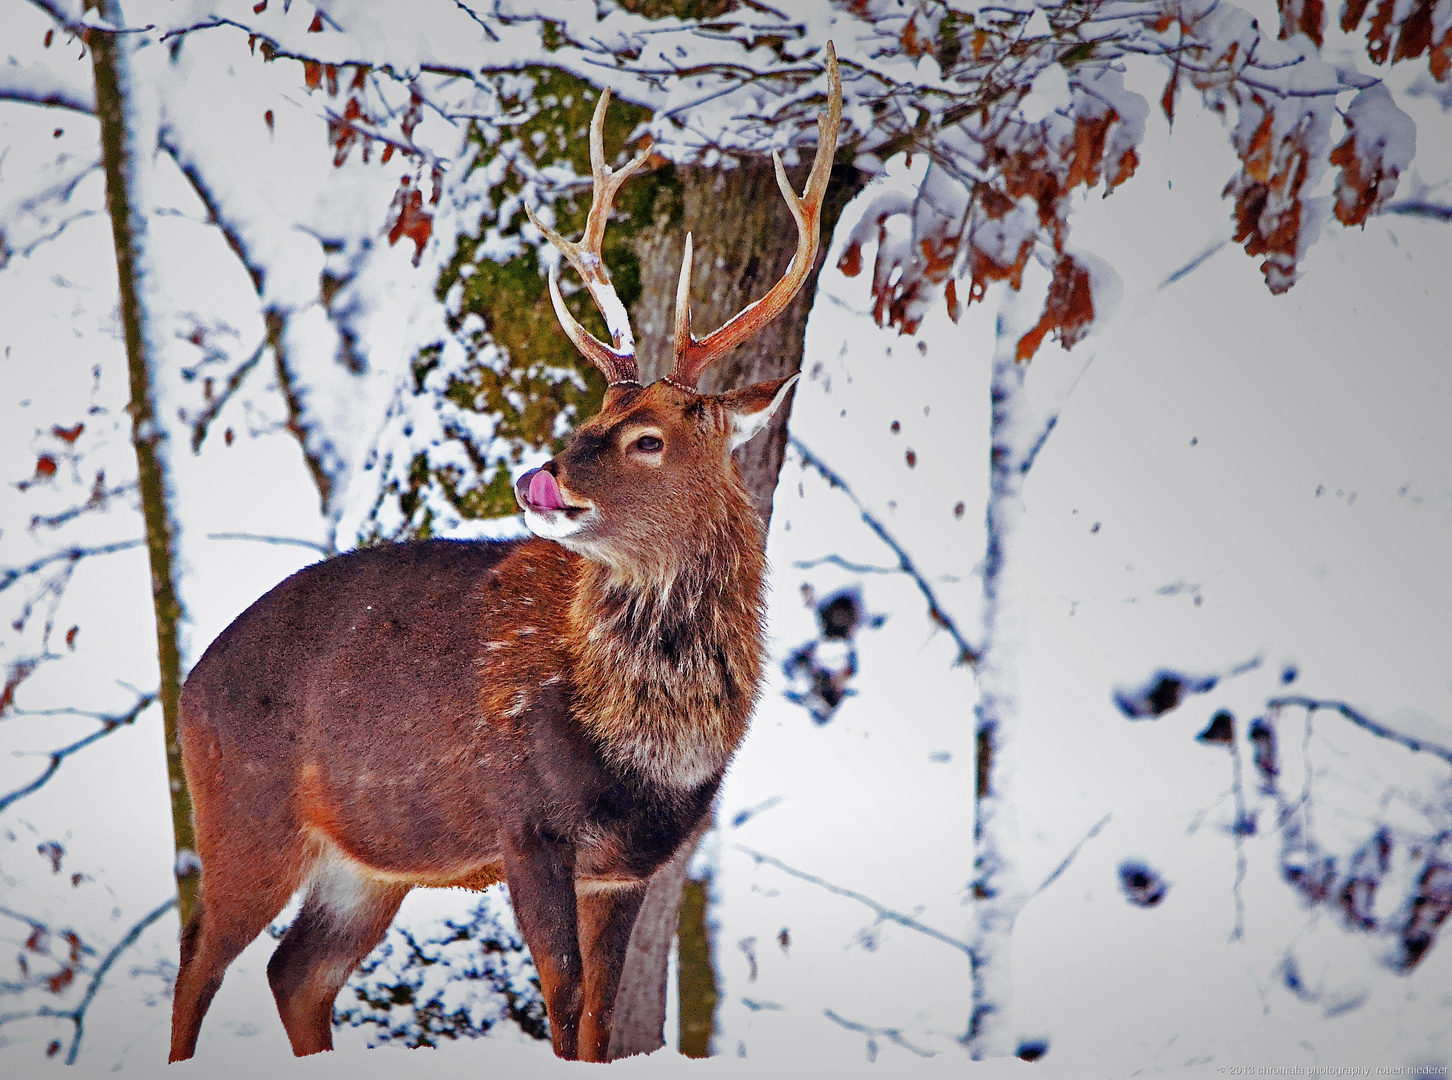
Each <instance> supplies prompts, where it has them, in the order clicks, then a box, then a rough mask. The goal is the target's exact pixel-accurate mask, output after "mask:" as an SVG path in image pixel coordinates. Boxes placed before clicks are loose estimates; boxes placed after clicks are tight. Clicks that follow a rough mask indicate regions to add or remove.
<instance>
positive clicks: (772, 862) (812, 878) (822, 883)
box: [736, 844, 971, 956]
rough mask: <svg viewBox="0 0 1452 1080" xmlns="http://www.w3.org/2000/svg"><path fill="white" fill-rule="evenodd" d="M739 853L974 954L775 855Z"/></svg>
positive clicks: (744, 850) (747, 850)
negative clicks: (774, 856)
mask: <svg viewBox="0 0 1452 1080" xmlns="http://www.w3.org/2000/svg"><path fill="white" fill-rule="evenodd" d="M736 850H737V851H740V852H742V853H743V854H745V855H748V856H750V857H751V859H752V860H753V861H755V862H756V863H757V864H758V865H759V864H761V863H766V864H767V865H768V866H774V867H776V868H777V869H778V870H780V871H781V872H782V873H784V874H790V875H791V876H792V877H794V878H800V879H801V880H802V881H808V882H811V883H812V884H813V885H816V886H819V887H820V888H823V889H826V890H827V891H828V892H830V893H835V894H836V895H838V896H845V897H847V898H848V899H849V900H856V901H857V902H858V903H859V904H865V905H866V906H867V907H869V908H871V909H872V912H873V914H875V915H876V916H877V917H878V919H879V920H881V921H884V922H895V923H897V924H898V925H899V926H905V927H907V928H908V929H909V930H916V931H917V932H918V933H919V934H922V935H924V936H925V937H930V938H932V939H933V940H934V941H940V942H942V943H943V944H944V945H951V946H952V947H953V948H955V949H957V950H958V951H959V952H961V953H962V954H963V955H964V956H971V953H970V952H969V949H968V943H967V942H966V941H959V940H958V939H957V938H955V937H949V936H948V935H947V934H945V933H943V932H942V931H941V930H934V929H933V928H932V927H931V926H928V925H927V924H926V923H920V922H918V920H917V919H914V918H913V917H912V916H911V915H904V914H903V913H902V912H900V911H894V910H893V909H892V908H889V907H884V906H883V905H881V904H879V903H878V902H877V901H876V900H874V899H872V897H870V896H864V895H863V894H862V893H860V892H857V891H856V890H854V889H844V888H843V887H842V886H840V885H833V884H832V883H831V882H830V881H827V880H826V879H825V878H819V877H817V875H816V874H808V873H807V872H805V871H803V870H798V869H797V868H796V867H794V866H790V865H788V864H787V863H784V862H782V861H781V860H780V859H776V858H773V857H772V856H770V855H767V854H765V853H764V852H760V851H753V850H752V849H751V848H749V847H745V846H743V845H741V844H737V845H736Z"/></svg>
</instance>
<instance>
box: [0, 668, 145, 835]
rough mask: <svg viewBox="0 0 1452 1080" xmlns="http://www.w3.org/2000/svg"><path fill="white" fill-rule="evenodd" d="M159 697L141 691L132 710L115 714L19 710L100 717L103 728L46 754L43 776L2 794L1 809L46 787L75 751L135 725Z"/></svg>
mask: <svg viewBox="0 0 1452 1080" xmlns="http://www.w3.org/2000/svg"><path fill="white" fill-rule="evenodd" d="M155 700H156V695H155V694H154V693H152V694H140V695H138V696H137V698H136V703H135V704H134V705H133V706H132V707H131V708H130V709H128V710H127V711H126V712H124V713H118V714H115V715H105V714H99V713H93V712H86V711H83V710H80V709H35V710H30V709H17V710H16V713H15V715H17V716H86V717H90V718H92V719H94V720H99V721H100V722H101V727H100V728H98V729H97V730H96V731H93V732H91V734H89V735H87V736H86V737H85V738H83V739H77V740H76V741H75V742H73V743H71V744H69V745H68V746H63V747H61V748H60V749H59V750H52V751H50V752H49V753H48V754H46V756H47V757H49V758H50V761H49V763H48V764H47V765H46V767H45V770H44V771H43V772H42V773H41V774H40V775H39V776H37V777H36V778H35V779H34V780H32V781H31V782H30V783H28V784H25V785H24V786H22V787H18V788H16V789H15V790H14V791H12V792H10V793H9V794H8V795H3V796H0V811H4V810H8V809H9V808H10V806H11V805H12V804H14V803H16V802H18V801H20V800H21V799H23V798H25V796H27V795H30V794H32V793H33V792H35V791H37V790H39V789H40V788H41V787H43V786H44V785H45V783H46V782H47V781H48V780H49V779H50V778H51V777H52V776H54V775H55V774H56V771H57V770H58V769H59V768H60V767H61V762H63V761H65V759H66V758H68V757H70V756H71V755H72V754H75V753H78V752H79V751H81V750H84V749H85V748H86V747H88V746H90V745H91V744H92V743H93V742H97V741H99V740H101V739H103V738H105V737H106V736H107V735H110V734H111V733H112V732H113V731H115V730H116V729H117V728H122V727H126V726H127V725H129V724H134V723H135V722H136V718H137V717H138V716H140V715H141V714H142V713H143V712H145V711H146V710H147V709H148V708H149V707H150V706H151V703H152V702H153V701H155ZM15 754H16V756H17V757H20V756H23V755H22V752H21V751H18V750H17V751H16V752H15Z"/></svg>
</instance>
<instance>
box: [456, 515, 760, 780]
mask: <svg viewBox="0 0 1452 1080" xmlns="http://www.w3.org/2000/svg"><path fill="white" fill-rule="evenodd" d="M710 556H711V553H710V552H701V553H700V554H699V555H698V557H697V558H696V559H693V560H690V561H689V562H688V563H687V564H686V565H683V566H681V567H679V568H678V570H677V572H676V573H675V574H674V575H672V576H671V577H670V578H669V579H668V580H665V581H644V582H641V581H620V580H618V579H617V578H616V577H615V576H614V575H613V574H612V572H611V571H610V570H609V569H608V568H606V567H604V566H601V565H599V564H597V563H593V562H590V561H588V560H586V559H583V558H581V557H580V556H578V555H574V554H572V553H570V552H568V551H565V550H564V549H563V548H561V547H559V546H558V545H557V544H554V543H550V542H546V541H541V540H531V541H526V542H525V543H524V544H522V545H520V546H519V548H517V549H516V550H515V552H513V553H512V554H511V555H510V557H509V558H508V559H506V560H504V561H503V562H501V564H500V565H499V567H498V568H497V570H496V571H495V572H494V574H493V576H492V577H491V580H488V581H485V582H484V583H483V585H482V593H483V610H482V611H481V612H480V615H481V616H482V621H483V623H484V624H486V625H488V626H490V627H491V632H490V633H489V635H488V636H487V640H486V641H485V643H484V645H483V647H482V654H481V656H480V667H479V678H480V693H481V702H480V704H481V711H482V712H483V715H484V716H485V717H486V718H487V721H488V723H489V724H490V725H491V726H495V725H503V726H504V727H505V728H513V729H517V730H521V731H522V730H523V729H526V728H529V727H531V726H534V725H537V724H538V723H539V719H540V711H541V710H544V711H553V710H554V709H563V710H564V711H565V712H567V713H568V716H569V721H570V723H571V724H572V725H573V726H574V727H575V728H577V729H578V730H580V731H581V732H583V733H584V734H585V735H587V736H588V737H589V738H590V739H591V741H592V742H593V743H594V744H595V745H596V747H597V749H598V752H599V754H600V756H601V757H602V758H603V759H604V761H605V762H606V763H608V764H609V765H610V766H611V767H613V768H615V769H616V770H618V771H619V772H621V773H623V774H630V775H634V776H638V777H640V778H641V779H643V780H645V781H647V782H649V783H650V784H652V785H659V786H661V787H663V788H666V789H669V790H673V791H685V790H690V789H694V788H696V787H698V786H700V785H702V784H704V783H707V782H709V781H711V780H713V779H715V778H716V777H718V776H719V775H720V773H721V772H722V770H724V768H725V767H726V764H727V762H728V761H729V760H730V758H731V755H732V754H733V753H734V752H735V750H736V747H737V745H738V744H739V743H740V742H741V739H742V738H743V737H744V736H745V733H746V727H747V723H748V721H749V719H750V716H751V712H752V709H753V707H754V706H755V703H756V697H757V692H758V688H759V684H760V682H761V671H762V636H763V624H764V620H763V612H762V596H761V592H762V576H763V574H762V571H763V563H764V559H763V558H762V556H761V555H760V553H759V550H758V549H757V548H756V547H754V546H753V547H752V548H750V549H748V550H747V551H746V552H744V553H743V554H742V555H741V556H739V557H736V558H730V557H725V558H722V559H719V560H716V561H713V560H712V559H711V558H710ZM494 577H497V578H498V579H500V580H510V581H515V582H518V581H520V580H527V581H529V582H531V588H529V589H528V590H524V591H519V590H514V591H512V592H511V591H509V590H504V589H495V588H493V584H492V582H493V578H494ZM561 596H568V597H569V600H568V602H567V603H560V602H558V598H559V597H561Z"/></svg>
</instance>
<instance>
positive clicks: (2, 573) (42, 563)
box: [0, 540, 146, 592]
mask: <svg viewBox="0 0 1452 1080" xmlns="http://www.w3.org/2000/svg"><path fill="white" fill-rule="evenodd" d="M145 543H146V541H145V540H117V541H116V542H115V543H113V544H98V545H97V546H95V547H68V548H63V549H62V550H60V551H52V552H51V553H50V554H49V555H44V556H42V557H41V558H39V559H36V560H35V561H34V562H33V563H29V564H27V565H25V566H12V567H7V568H5V569H4V570H0V592H4V591H5V590H6V589H8V588H10V586H12V585H14V584H15V583H16V582H17V581H19V580H20V579H21V578H23V577H29V576H30V575H31V574H35V573H38V572H40V571H41V570H44V569H45V568H46V567H47V566H50V565H51V564H52V563H58V562H71V563H76V562H79V561H80V560H82V559H85V558H88V557H89V556H92V555H113V554H115V553H116V552H118V551H127V550H129V549H131V548H136V547H141V546H142V545H143V544H145Z"/></svg>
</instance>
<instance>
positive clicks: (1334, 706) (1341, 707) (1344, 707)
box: [1266, 694, 1452, 765]
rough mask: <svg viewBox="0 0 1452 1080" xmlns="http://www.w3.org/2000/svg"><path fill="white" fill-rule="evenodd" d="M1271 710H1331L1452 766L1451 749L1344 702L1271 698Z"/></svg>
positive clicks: (1382, 736)
mask: <svg viewBox="0 0 1452 1080" xmlns="http://www.w3.org/2000/svg"><path fill="white" fill-rule="evenodd" d="M1266 705H1268V706H1269V707H1270V708H1272V709H1278V708H1281V707H1282V706H1286V705H1294V706H1300V707H1301V708H1303V709H1310V710H1311V711H1312V712H1315V711H1316V710H1317V709H1331V710H1333V711H1335V712H1338V713H1340V714H1341V715H1342V716H1344V717H1345V718H1346V719H1348V720H1350V721H1351V722H1352V723H1353V724H1355V725H1356V726H1357V727H1359V728H1363V729H1365V730H1366V731H1369V732H1371V733H1372V734H1373V735H1379V736H1380V737H1381V738H1383V739H1390V740H1391V741H1392V742H1394V743H1398V744H1400V745H1402V746H1405V747H1406V748H1407V749H1408V750H1416V751H1417V752H1419V753H1424V754H1433V755H1435V756H1436V757H1439V758H1441V759H1442V760H1443V761H1445V762H1447V763H1448V764H1449V765H1452V749H1449V748H1447V747H1445V746H1442V745H1441V744H1440V743H1434V742H1429V741H1428V740H1426V739H1417V738H1414V737H1412V736H1411V735H1404V734H1402V733H1401V732H1400V731H1393V730H1392V729H1391V728H1389V727H1387V726H1386V725H1385V724H1380V723H1378V722H1377V721H1375V720H1373V719H1371V717H1369V716H1367V715H1366V714H1364V713H1361V712H1358V711H1357V710H1356V709H1353V708H1352V707H1351V706H1350V705H1348V704H1346V702H1344V701H1334V700H1329V699H1326V698H1313V697H1304V696H1301V695H1296V694H1293V695H1291V696H1289V697H1278V698H1271V699H1270V700H1269V701H1267V702H1266Z"/></svg>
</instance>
